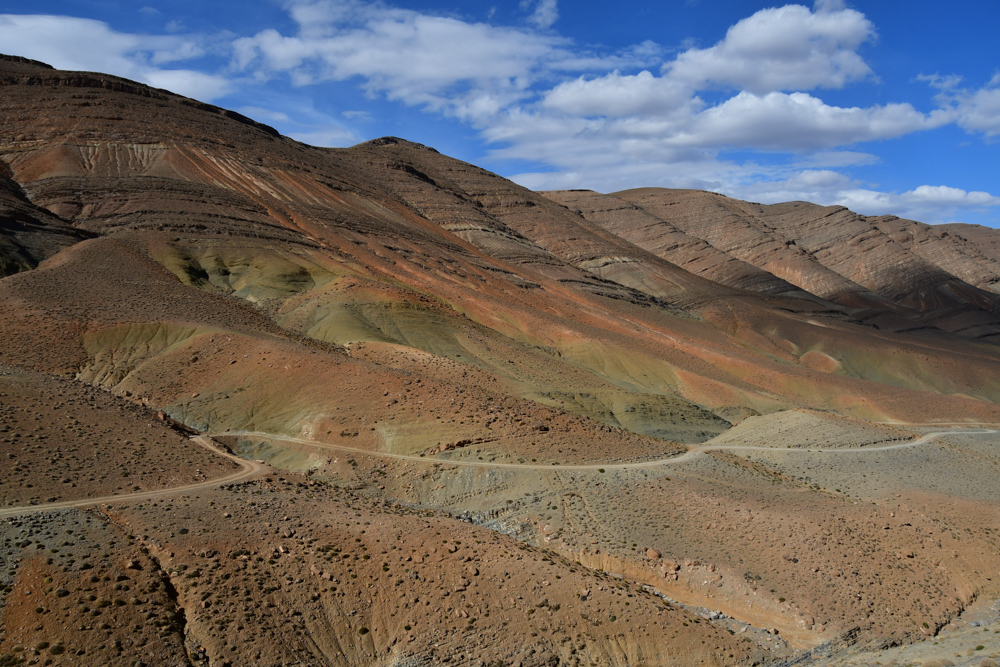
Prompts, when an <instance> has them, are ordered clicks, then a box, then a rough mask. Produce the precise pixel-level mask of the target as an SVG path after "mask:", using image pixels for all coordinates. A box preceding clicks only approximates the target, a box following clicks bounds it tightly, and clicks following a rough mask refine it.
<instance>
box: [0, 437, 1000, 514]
mask: <svg viewBox="0 0 1000 667" xmlns="http://www.w3.org/2000/svg"><path fill="white" fill-rule="evenodd" d="M998 432H1000V431H997V430H996V429H949V430H946V431H934V432H933V433H927V434H925V435H923V436H921V437H919V438H917V439H916V440H911V441H910V442H901V443H897V444H894V445H882V446H878V447H853V448H839V449H823V448H810V449H786V448H779V447H759V446H754V445H712V444H704V445H699V446H696V447H692V448H691V449H689V450H688V451H687V452H685V453H683V454H679V455H677V456H671V457H667V458H662V459H652V460H649V461H635V462H630V463H588V464H570V465H562V464H548V465H543V464H538V463H492V462H489V461H453V460H448V459H437V458H431V457H427V456H416V455H410V454H390V453H386V452H373V451H370V450H367V449H359V448H356V447H346V446H343V445H333V444H330V443H325V442H317V441H315V440H308V439H305V438H295V437H291V436H284V435H275V434H273V433H262V432H259V431H227V432H223V433H205V434H202V435H199V436H195V437H193V438H191V439H192V440H194V441H195V442H197V443H198V444H199V445H201V446H202V447H204V448H205V449H207V450H209V451H210V452H212V453H213V454H218V455H219V456H224V457H225V458H227V459H229V460H231V461H233V462H235V463H236V464H238V465H239V466H240V470H239V471H238V472H235V473H233V474H231V475H226V476H224V477H216V478H214V479H208V480H205V481H204V482H196V483H194V484H185V485H182V486H174V487H170V488H166V489H156V490H153V491H141V492H139V493H123V494H120V495H116V496H101V497H98V498H80V499H77V500H63V501H59V502H54V503H44V504H39V505H22V506H18V507H4V508H0V518H7V517H13V516H22V515H25V514H37V513H39V512H50V511H52V510H60V509H67V508H75V507H89V506H91V505H100V504H103V503H120V502H134V501H137V500H150V499H152V498H163V497H165V496H172V495H177V494H181V493H188V492H191V491H198V490H201V489H208V488H212V487H216V486H220V485H222V484H230V483H233V482H240V481H242V480H244V479H249V478H250V477H253V476H254V475H256V474H257V473H259V472H261V471H262V470H264V469H265V468H266V467H267V466H266V465H265V464H262V463H258V462H256V461H251V460H248V459H242V458H240V457H238V456H235V455H233V454H230V453H229V452H225V451H223V450H221V449H219V448H218V447H217V446H216V445H215V443H214V442H213V441H212V438H213V437H222V436H236V437H256V438H266V439H269V440H279V441H284V442H294V443H298V444H304V445H308V446H311V447H318V448H321V449H331V450H335V451H341V452H350V453H352V454H360V455H364V456H374V457H379V458H386V459H394V460H399V461H415V462H418V463H434V464H439V465H450V466H459V467H473V468H510V469H514V470H536V471H552V470H559V471H565V470H573V471H597V470H605V471H607V470H631V469H636V468H655V467H658V466H665V465H677V464H680V463H685V462H687V461H691V460H693V459H695V458H697V457H699V456H702V455H704V454H705V453H706V452H713V451H737V452H739V451H749V452H783V453H796V452H802V453H810V454H816V453H820V454H867V453H870V452H887V451H892V450H896V449H908V448H910V447H918V446H920V445H924V444H926V443H928V442H931V441H932V440H936V439H937V438H940V437H941V436H945V435H954V434H962V433H998Z"/></svg>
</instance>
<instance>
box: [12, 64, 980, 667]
mask: <svg viewBox="0 0 1000 667" xmlns="http://www.w3.org/2000/svg"><path fill="white" fill-rule="evenodd" d="M998 249H1000V236H997V233H996V232H995V231H994V230H989V229H986V228H979V227H972V226H963V225H946V226H941V227H929V226H927V225H922V224H921V223H918V222H913V221H907V220H901V219H898V218H893V217H879V218H867V217H864V216H859V215H856V214H854V213H852V212H850V211H847V210H846V209H843V208H837V207H819V206H815V205H812V204H807V203H801V202H795V203H789V204H779V205H773V206H762V205H759V204H753V203H749V202H740V201H737V200H733V199H729V198H726V197H723V196H722V195H717V194H713V193H705V192H694V191H675V190H659V189H642V190H632V191H627V192H620V193H614V194H609V195H602V194H598V193H594V192H589V191H588V192H584V191H569V192H549V193H535V192H531V191H528V190H526V189H524V188H521V187H519V186H517V185H516V184H514V183H511V182H510V181H507V180H505V179H503V178H501V177H499V176H497V175H496V174H492V173H490V172H487V171H485V170H482V169H479V168H478V167H475V166H473V165H469V164H466V163H463V162H460V161H457V160H454V159H451V158H449V157H447V156H444V155H441V154H440V153H438V152H437V151H435V150H434V149H432V148H429V147H426V146H421V145H419V144H414V143H411V142H408V141H405V140H403V139H398V138H393V137H386V138H383V139H378V140H375V141H370V142H366V143H364V144H360V145H358V146H354V147H352V148H346V149H325V148H315V147H311V146H306V145H303V144H300V143H297V142H295V141H293V140H290V139H288V138H285V137H282V136H280V135H279V134H278V133H277V132H275V131H274V130H272V129H271V128H269V127H267V126H266V125H262V124H260V123H258V122H256V121H253V120H251V119H249V118H246V117H244V116H241V115H239V114H236V113H233V112H230V111H227V110H224V109H220V108H217V107H213V106H211V105H207V104H203V103H200V102H197V101H195V100H190V99H187V98H183V97H180V96H177V95H174V94H172V93H170V92H168V91H163V90H155V89H151V88H148V87H145V86H142V85H141V84H137V83H134V82H131V81H127V80H124V79H119V78H116V77H112V76H108V75H103V74H96V73H80V72H61V71H58V70H54V69H52V68H50V67H48V66H46V65H44V64H41V63H36V62H32V61H26V60H24V59H21V58H17V57H6V56H4V57H0V665H18V664H109V665H118V664H121V665H135V664H147V665H152V664H157V665H159V664H163V665H211V666H217V665H232V666H235V665H250V664H252V665H284V664H287V665H291V664H310V665H311V664H316V665H331V664H333V665H359V664H360V665H373V666H374V665H379V666H385V667H389V666H395V667H403V666H411V665H425V664H426V665H431V664H455V665H463V664H469V665H521V667H528V666H529V665H557V664H566V665H639V664H650V665H661V664H662V665H754V664H782V663H786V662H794V661H796V660H797V661H799V663H797V664H805V663H810V662H811V663H815V664H831V663H833V662H834V661H836V664H844V665H848V664H851V665H861V664H866V663H875V662H882V664H886V662H887V661H888V660H889V659H890V656H897V657H893V658H892V659H896V660H900V661H902V660H911V661H913V662H916V661H918V658H915V657H913V656H920V657H919V661H921V662H924V664H925V665H930V664H932V663H933V661H934V660H937V661H939V663H940V664H945V662H943V661H945V660H951V661H953V662H954V663H955V664H962V665H966V664H973V661H974V660H992V659H993V658H992V657H990V656H992V655H993V654H995V652H996V643H995V640H989V639H988V638H985V634H986V633H983V632H979V634H981V635H983V636H984V638H983V639H982V640H981V641H979V643H980V644H982V645H983V648H981V649H977V648H976V646H978V644H976V645H973V646H971V647H966V646H965V644H966V643H968V641H969V638H971V637H973V635H974V632H978V631H979V630H989V629H990V628H994V626H995V619H992V617H991V616H990V613H992V612H990V611H989V604H991V601H993V600H996V599H997V598H1000V583H998V582H1000V580H998V578H997V577H998V574H1000V555H998V554H1000V545H998V543H997V539H998V531H1000V523H998V519H1000V505H998V503H1000V497H998V492H997V488H998V487H997V485H996V484H995V480H996V476H997V473H998V471H1000V450H997V448H996V438H997V436H996V433H995V432H994V431H992V430H991V429H990V426H991V425H993V424H995V423H998V422H1000V407H998V404H997V403H998V401H1000V348H998V347H997V340H998V339H997V336H998V335H1000V328H998V326H1000V320H998V314H997V313H998V306H1000V302H998V301H997V299H998V298H1000V297H998V296H997V294H998V293H1000V292H998V291H997V287H996V286H997V284H998V278H997V266H998V262H1000V250H998ZM984 605H985V606H984ZM976 614H979V616H976ZM973 617H975V618H980V620H979V621H971V620H970V619H972V618H973ZM991 619H992V620H991ZM971 622H978V623H980V625H977V626H971V625H970V623H971ZM991 632H992V631H991ZM935 641H938V642H939V643H938V644H934V642H935ZM928 642H930V643H929V644H928ZM937 646H941V647H947V650H945V648H941V649H937V648H936V647H937ZM932 648H933V650H932ZM969 648H971V649H972V653H968V649H969ZM893 651H895V653H893ZM907 651H910V652H909V653H907ZM955 653H961V654H962V655H961V660H964V661H965V662H960V661H959V659H958V657H957V656H955V655H954V654H955ZM949 656H950V657H949ZM975 664H979V663H978V662H976V663H975Z"/></svg>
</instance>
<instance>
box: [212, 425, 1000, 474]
mask: <svg viewBox="0 0 1000 667" xmlns="http://www.w3.org/2000/svg"><path fill="white" fill-rule="evenodd" d="M997 432H998V431H997V430H995V429H949V430H946V431H935V432H933V433H927V434H925V435H923V436H921V437H919V438H917V439H916V440H911V441H909V442H900V443H896V444H894V445H880V446H878V447H851V448H846V447H844V448H837V449H823V448H816V447H811V448H807V449H786V448H780V447H759V446H754V445H713V444H711V443H706V444H703V445H697V446H694V447H692V448H691V449H689V450H688V451H686V452H685V453H683V454H678V455H677V456H670V457H666V458H662V459H651V460H649V461H634V462H627V463H587V464H565V465H564V464H561V463H560V464H553V463H550V464H538V463H493V462H489V461H455V460H451V459H439V458H433V457H429V456H418V455H413V454H391V453H387V452H373V451H371V450H368V449H360V448H357V447H347V446H344V445H333V444H330V443H325V442H318V441H316V440H308V439H306V438H295V437H292V436H286V435H275V434H273V433H263V432H260V431H228V432H225V433H212V434H209V435H210V436H211V437H222V436H236V437H256V438H265V439H268V440H278V441H283V442H294V443H298V444H303V445H309V446H312V447H318V448H321V449H332V450H336V451H343V452H351V453H353V454H361V455H365V456H375V457H379V458H387V459H395V460H398V461H417V462H420V463H438V464H442V465H451V466H466V467H475V468H512V469H515V470H552V469H553V468H558V469H559V470H579V471H587V470H589V471H593V470H602V469H603V470H630V469H634V468H655V467H658V466H663V465H676V464H678V463H685V462H687V461H690V460H692V459H695V458H697V457H699V456H701V455H702V454H705V453H706V452H714V451H746V452H784V453H794V452H802V453H813V454H815V453H822V454H859V453H869V452H887V451H892V450H894V449H908V448H910V447H918V446H920V445H923V444H926V443H928V442H930V441H932V440H935V439H937V438H940V437H941V436H944V435H954V434H958V433H997Z"/></svg>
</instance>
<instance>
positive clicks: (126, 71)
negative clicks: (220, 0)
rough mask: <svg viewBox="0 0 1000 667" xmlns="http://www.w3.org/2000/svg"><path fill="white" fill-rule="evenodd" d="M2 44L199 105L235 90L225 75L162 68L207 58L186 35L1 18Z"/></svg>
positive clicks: (200, 43) (62, 19)
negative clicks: (198, 101) (164, 90)
mask: <svg viewBox="0 0 1000 667" xmlns="http://www.w3.org/2000/svg"><path fill="white" fill-rule="evenodd" d="M0 44H3V50H4V51H5V52H7V53H16V54H18V55H22V56H25V57H28V58H32V59H34V60H40V61H43V62H46V63H48V64H50V65H52V66H54V67H57V68H59V69H68V70H84V71H93V72H106V73H109V74H117V75H118V76H123V77H126V78H129V79H134V80H137V81H141V82H143V83H147V84H149V85H151V86H156V87H158V88H168V89H170V90H172V91H174V92H177V93H180V94H181V95H187V96H189V97H195V98H198V99H201V100H212V99H216V98H219V97H223V96H224V95H226V94H227V93H229V92H230V91H231V90H232V89H233V87H232V84H231V83H230V82H229V81H228V80H227V79H226V78H225V77H223V76H219V75H216V74H206V73H204V72H200V71H197V70H194V69H182V68H169V69H168V68H165V67H164V66H165V65H168V64H171V63H176V62H180V61H184V60H191V59H195V58H199V57H201V56H203V55H205V53H206V45H205V43H204V40H202V39H200V38H194V37H190V36H183V35H170V36H156V35H135V34H129V33H122V32H118V31H115V30H113V29H112V28H111V27H110V26H108V25H107V24H106V23H104V22H101V21H94V20H91V19H81V18H73V17H69V16H47V15H14V14H4V15H0Z"/></svg>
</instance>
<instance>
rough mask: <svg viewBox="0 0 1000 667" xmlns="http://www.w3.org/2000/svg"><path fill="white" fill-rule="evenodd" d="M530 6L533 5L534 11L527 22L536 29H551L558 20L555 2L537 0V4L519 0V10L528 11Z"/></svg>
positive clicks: (527, 0)
mask: <svg viewBox="0 0 1000 667" xmlns="http://www.w3.org/2000/svg"><path fill="white" fill-rule="evenodd" d="M532 4H534V5H535V11H533V12H532V13H531V16H529V17H528V22H529V23H531V24H532V25H533V26H535V27H536V28H541V29H542V30H544V29H546V28H551V27H552V25H553V24H554V23H555V22H556V21H558V20H559V7H558V4H557V2H556V0H537V2H532V0H521V9H529V8H530V7H531V5H532Z"/></svg>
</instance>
